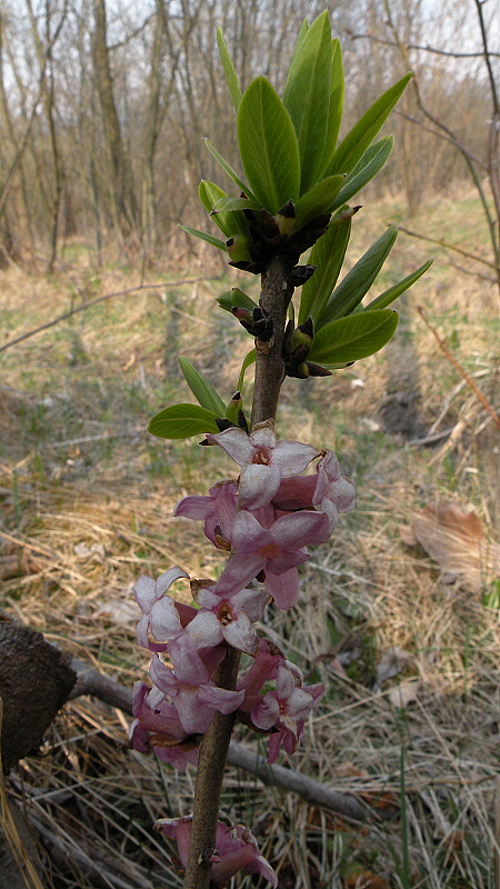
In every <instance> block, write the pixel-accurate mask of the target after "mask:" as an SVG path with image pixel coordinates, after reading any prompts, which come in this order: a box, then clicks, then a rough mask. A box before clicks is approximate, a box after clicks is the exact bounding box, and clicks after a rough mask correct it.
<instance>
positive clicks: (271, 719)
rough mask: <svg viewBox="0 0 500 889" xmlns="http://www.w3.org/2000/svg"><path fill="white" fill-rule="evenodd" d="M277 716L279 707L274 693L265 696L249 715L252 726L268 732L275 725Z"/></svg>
mask: <svg viewBox="0 0 500 889" xmlns="http://www.w3.org/2000/svg"><path fill="white" fill-rule="evenodd" d="M279 715H280V705H279V703H278V701H277V699H276V693H275V692H269V694H267V695H265V696H264V697H263V698H262V699H261V700H260V701H259V703H258V704H257V706H256V707H255V708H254V709H253V710H252V713H251V717H252V722H253V724H254V725H255V726H257V728H261V729H264V730H265V731H269V729H270V728H272V727H273V725H275V724H276V720H277V719H278V717H279Z"/></svg>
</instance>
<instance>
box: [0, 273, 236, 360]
mask: <svg viewBox="0 0 500 889" xmlns="http://www.w3.org/2000/svg"><path fill="white" fill-rule="evenodd" d="M220 277H221V276H220V275H211V276H209V277H207V276H206V275H204V276H203V277H201V278H184V279H182V280H180V281H169V282H168V284H165V283H163V284H138V285H137V287H129V288H128V289H127V290H116V291H115V292H114V293H105V294H104V296H98V297H97V299H93V300H91V301H90V302H88V303H85V305H83V306H77V307H76V308H75V309H70V310H69V311H68V312H64V314H62V315H58V317H57V318H53V319H52V321H47V323H46V324H41V325H40V326H39V327H34V328H33V330H28V331H27V333H22V334H21V335H20V336H18V337H16V338H15V339H13V340H9V342H8V343H5V344H4V345H3V346H0V352H4V351H5V349H10V348H11V346H16V345H17V344H18V343H22V342H23V340H27V339H30V337H32V336H35V335H36V334H37V333H41V332H42V331H43V330H48V329H49V328H50V327H55V326H56V324H60V323H61V321H66V319H67V318H71V317H72V315H77V314H78V313H79V312H86V311H87V309H91V308H92V307H93V306H97V305H98V304H99V303H103V302H106V300H108V299H114V298H115V297H117V296H130V295H131V294H133V293H140V292H141V291H142V290H170V289H171V288H172V287H180V286H181V285H182V284H197V283H199V282H200V281H219V280H220Z"/></svg>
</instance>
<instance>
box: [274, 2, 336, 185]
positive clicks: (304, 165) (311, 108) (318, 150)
mask: <svg viewBox="0 0 500 889" xmlns="http://www.w3.org/2000/svg"><path fill="white" fill-rule="evenodd" d="M331 71H332V38H331V32H330V16H329V14H328V11H327V10H325V11H324V12H322V13H321V15H319V16H318V18H317V19H315V21H314V22H313V23H312V25H311V26H310V27H309V28H308V29H307V31H304V32H303V33H302V34H301V38H300V40H299V41H298V43H297V47H296V50H295V53H294V55H293V58H292V62H291V65H290V70H289V72H288V77H287V81H286V84H285V89H284V91H283V104H284V106H285V108H286V109H287V111H288V112H289V114H290V117H291V119H292V122H293V125H294V127H295V132H296V133H297V139H298V143H299V151H300V169H301V180H300V194H304V193H305V192H307V191H309V189H310V188H311V187H312V185H313V184H314V183H315V182H316V181H317V179H318V178H319V175H320V173H321V170H322V167H323V156H324V151H325V143H326V136H327V132H328V116H329V112H330V86H331Z"/></svg>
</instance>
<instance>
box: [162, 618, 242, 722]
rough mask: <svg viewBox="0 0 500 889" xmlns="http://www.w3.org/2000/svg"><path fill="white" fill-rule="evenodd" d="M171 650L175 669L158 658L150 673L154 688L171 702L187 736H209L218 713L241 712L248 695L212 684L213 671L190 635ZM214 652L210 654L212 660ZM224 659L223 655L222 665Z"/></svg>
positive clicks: (181, 637) (174, 642)
mask: <svg viewBox="0 0 500 889" xmlns="http://www.w3.org/2000/svg"><path fill="white" fill-rule="evenodd" d="M168 650H169V654H170V657H171V658H172V665H173V669H172V670H171V669H170V668H169V667H167V666H166V665H165V664H164V663H163V662H162V661H161V660H160V658H159V657H158V655H157V654H154V655H153V660H152V662H151V667H150V670H149V673H150V676H151V679H152V681H153V683H154V685H155V686H156V687H157V688H158V689H159V690H160V691H161V692H163V694H164V695H167V697H169V698H171V700H172V703H173V705H174V707H175V709H176V710H177V714H178V716H179V721H180V723H181V726H182V728H183V729H184V731H185V732H186V734H188V735H194V734H203V733H204V732H206V730H207V729H208V727H209V725H210V723H211V722H212V719H213V716H214V713H215V711H216V710H217V711H219V712H220V713H224V714H228V713H233V711H234V710H237V709H238V707H239V705H240V704H241V702H242V700H243V697H244V692H243V691H228V690H227V689H225V688H218V687H217V686H216V685H215V683H214V682H212V681H211V680H210V675H211V671H210V670H209V669H208V668H207V665H206V663H204V661H203V660H202V658H201V656H200V653H199V652H198V651H197V650H196V646H195V644H194V642H193V640H192V639H191V637H190V636H188V634H187V632H184V633H183V635H181V636H178V637H177V638H176V639H173V640H172V642H170V644H169V647H168ZM213 651H214V650H213V649H212V650H210V656H211V657H212V658H213ZM222 657H223V652H220V656H219V658H218V660H219V662H220V660H221V659H222Z"/></svg>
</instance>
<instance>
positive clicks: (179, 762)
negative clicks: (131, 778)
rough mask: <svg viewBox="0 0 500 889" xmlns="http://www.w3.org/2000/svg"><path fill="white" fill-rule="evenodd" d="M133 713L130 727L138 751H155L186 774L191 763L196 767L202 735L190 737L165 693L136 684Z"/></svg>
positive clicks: (133, 744) (142, 683)
mask: <svg viewBox="0 0 500 889" xmlns="http://www.w3.org/2000/svg"><path fill="white" fill-rule="evenodd" d="M132 713H133V715H134V716H135V719H134V721H133V722H132V723H131V725H130V728H129V738H130V742H131V746H132V748H133V749H134V750H138V751H139V752H140V753H146V754H149V753H151V751H152V750H154V752H155V754H156V755H157V757H158V759H161V760H162V761H163V762H168V763H170V765H172V766H175V767H176V768H178V769H180V770H181V771H182V772H185V771H186V768H187V766H188V764H191V765H196V763H197V761H198V746H197V745H198V741H199V736H198V735H187V734H186V732H185V731H184V729H183V728H182V726H181V724H180V721H179V716H178V714H177V710H176V709H175V707H174V705H173V704H172V703H170V702H169V701H166V700H165V698H164V697H163V694H162V692H161V691H159V690H158V689H157V688H154V687H153V688H149V686H147V685H146V684H145V683H144V682H136V684H135V687H134V697H133V700H132Z"/></svg>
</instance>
